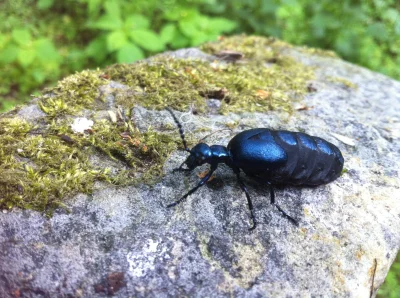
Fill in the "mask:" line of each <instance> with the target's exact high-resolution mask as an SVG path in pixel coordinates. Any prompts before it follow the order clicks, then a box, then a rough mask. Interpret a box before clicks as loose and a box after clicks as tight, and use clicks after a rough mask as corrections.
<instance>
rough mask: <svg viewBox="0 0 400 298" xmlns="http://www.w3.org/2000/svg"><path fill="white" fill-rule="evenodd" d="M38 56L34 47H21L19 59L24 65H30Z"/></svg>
mask: <svg viewBox="0 0 400 298" xmlns="http://www.w3.org/2000/svg"><path fill="white" fill-rule="evenodd" d="M35 57H36V51H35V50H34V49H20V51H19V53H18V57H17V60H18V62H19V63H20V64H21V66H22V67H24V68H26V67H28V66H29V65H30V64H31V63H32V62H33V60H34V59H35Z"/></svg>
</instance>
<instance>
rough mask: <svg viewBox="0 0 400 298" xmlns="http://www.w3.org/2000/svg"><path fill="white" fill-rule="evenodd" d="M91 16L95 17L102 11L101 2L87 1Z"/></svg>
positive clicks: (96, 0)
mask: <svg viewBox="0 0 400 298" xmlns="http://www.w3.org/2000/svg"><path fill="white" fill-rule="evenodd" d="M87 3H88V4H87V5H88V13H89V16H92V17H93V16H95V15H97V13H98V12H99V10H100V3H101V0H87Z"/></svg>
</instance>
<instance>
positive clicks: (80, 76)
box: [39, 70, 105, 117]
mask: <svg viewBox="0 0 400 298" xmlns="http://www.w3.org/2000/svg"><path fill="white" fill-rule="evenodd" d="M100 74H101V73H100V71H93V70H85V71H82V72H80V73H77V74H75V75H72V76H69V77H67V78H65V79H63V80H62V81H60V82H58V84H57V86H56V87H54V88H49V89H47V90H45V92H46V94H45V95H43V96H42V97H41V98H40V100H39V106H40V108H41V109H42V110H43V112H45V113H46V114H47V115H49V116H50V117H56V116H60V115H65V114H77V113H79V112H80V111H82V110H83V109H85V108H87V109H89V108H91V109H93V103H94V102H95V100H96V99H98V98H99V96H100V92H99V86H100V85H102V84H105V82H104V80H103V79H102V78H101V76H100Z"/></svg>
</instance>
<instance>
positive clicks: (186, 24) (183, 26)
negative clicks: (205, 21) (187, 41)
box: [178, 19, 200, 38]
mask: <svg viewBox="0 0 400 298" xmlns="http://www.w3.org/2000/svg"><path fill="white" fill-rule="evenodd" d="M178 25H179V30H180V31H181V32H182V33H183V34H184V35H186V36H187V37H189V38H193V37H195V36H196V35H197V34H198V32H199V31H200V30H199V28H198V26H197V23H196V22H195V21H193V20H190V19H188V20H186V19H185V20H181V21H180V22H179V24H178Z"/></svg>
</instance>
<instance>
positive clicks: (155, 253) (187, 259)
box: [0, 49, 400, 297]
mask: <svg viewBox="0 0 400 298" xmlns="http://www.w3.org/2000/svg"><path fill="white" fill-rule="evenodd" d="M284 54H285V55H290V56H292V57H294V58H295V59H297V60H299V61H301V62H302V63H304V64H307V65H311V66H313V67H315V71H316V79H315V80H314V81H312V82H310V89H312V90H313V91H314V92H312V93H310V94H309V95H307V96H306V98H305V99H304V100H303V101H302V102H301V103H300V106H299V107H298V111H296V112H295V114H294V115H293V116H288V115H287V114H284V113H281V112H268V113H265V114H263V113H244V114H233V113H231V114H228V115H226V116H222V115H218V114H214V115H211V114H208V115H209V116H207V115H205V116H204V115H201V116H199V115H193V114H191V113H179V112H176V114H177V115H178V117H180V118H181V120H182V122H183V125H184V127H185V129H186V134H187V135H191V136H193V137H194V138H195V139H200V138H202V137H204V136H205V135H207V134H208V133H209V132H207V133H204V132H201V128H207V129H211V131H218V130H221V129H224V128H226V125H227V124H229V123H239V124H238V126H236V127H235V128H234V129H233V132H231V131H229V130H221V131H218V132H217V133H215V134H213V135H211V136H209V137H208V138H207V140H206V141H207V143H209V144H222V145H226V144H227V143H228V141H229V140H230V138H232V136H233V135H234V134H235V133H237V132H240V131H242V130H244V129H248V128H252V127H268V128H272V129H286V130H293V131H306V132H307V133H309V134H310V135H317V136H320V137H322V138H324V139H326V140H328V141H330V142H332V143H333V144H335V145H337V146H338V147H339V148H340V149H341V151H342V153H343V155H344V158H345V168H346V169H347V170H348V171H347V173H345V174H343V175H342V176H341V177H340V178H339V179H338V180H336V181H334V182H333V183H330V184H328V185H324V186H320V187H315V188H297V187H285V188H283V189H277V191H276V197H277V201H278V202H279V204H280V206H281V207H282V208H283V209H285V210H286V211H287V213H289V214H290V215H291V216H293V217H294V218H296V219H298V220H299V223H300V227H295V226H293V225H292V224H291V223H290V222H288V221H287V220H286V219H285V218H283V217H282V216H281V215H280V214H279V212H278V210H277V209H275V208H274V207H272V206H271V205H270V204H269V195H268V189H267V188H266V187H264V186H260V185H258V184H257V183H255V182H253V181H251V180H249V179H246V180H245V181H246V183H247V185H248V187H249V190H250V193H251V195H252V197H253V203H254V209H255V215H256V218H257V219H258V222H259V225H258V227H257V228H256V229H255V230H254V231H253V232H249V231H248V230H247V229H248V227H249V214H248V209H247V205H246V199H245V196H244V194H243V193H242V191H241V190H240V188H239V186H238V185H237V182H236V180H235V176H234V175H233V173H232V172H231V171H230V170H229V169H228V168H226V167H224V166H221V167H220V168H219V169H218V170H217V172H216V178H215V179H214V180H213V181H211V182H210V183H208V184H207V186H205V187H203V188H201V189H200V190H199V191H198V192H196V193H195V194H193V195H191V196H190V197H189V198H188V199H187V200H186V201H185V202H183V203H182V204H180V205H179V206H177V207H175V208H173V209H167V208H165V205H167V204H168V203H171V202H172V201H173V200H174V199H176V198H178V197H179V196H180V195H182V194H183V193H185V192H186V191H187V190H188V189H189V188H190V187H191V186H194V185H195V183H196V182H197V181H198V180H199V177H198V175H199V173H200V172H201V171H204V169H196V170H195V171H194V173H191V174H189V175H184V174H180V173H172V172H171V170H172V169H173V168H174V167H177V166H179V165H180V163H181V162H182V161H183V160H184V158H185V156H186V154H185V152H181V151H177V152H175V153H173V154H172V156H171V157H170V158H169V159H168V161H167V163H166V165H165V176H164V178H163V179H162V181H161V182H160V183H158V184H156V185H154V186H152V187H150V186H146V185H139V186H129V187H119V188H118V187H110V186H109V185H106V184H102V183H97V184H96V188H95V191H94V192H93V194H92V195H83V194H80V195H77V196H76V197H75V198H73V199H72V200H70V201H68V202H67V204H68V206H69V207H70V210H71V212H70V213H67V212H65V211H63V210H59V211H57V212H56V213H55V214H54V216H53V217H51V218H50V219H48V218H46V217H44V216H43V215H41V214H40V213H38V212H35V211H29V210H18V209H14V210H12V211H3V212H2V213H0V226H1V229H0V245H1V246H0V247H1V254H0V293H2V294H1V297H103V296H106V295H113V296H115V297H178V296H193V297H209V296H214V297H231V296H238V297H265V296H267V297H299V296H310V295H311V296H325V297H328V296H330V297H332V296H338V297H369V295H370V292H371V291H372V292H373V293H375V292H376V290H377V289H378V287H379V286H380V285H381V284H382V283H383V281H384V278H385V276H386V274H387V272H388V270H389V267H390V265H391V263H392V262H393V260H394V258H395V257H396V254H397V252H398V250H399V247H400V232H399V231H400V195H399V194H400V189H399V188H400V184H399V169H400V140H399V131H400V126H399V124H400V83H399V82H396V81H394V80H391V79H389V78H387V77H385V76H383V75H380V74H376V73H373V72H371V71H368V70H366V69H363V68H360V67H357V66H354V65H351V64H349V63H346V62H344V61H341V60H339V59H335V58H328V57H320V56H312V55H310V54H307V53H304V52H302V51H299V50H296V49H290V50H287V51H286V53H284ZM171 55H174V56H175V57H176V56H179V57H185V58H190V57H191V55H193V56H195V57H196V58H203V59H208V58H207V56H206V55H205V54H203V53H201V52H199V51H198V50H195V49H189V50H187V51H184V50H180V51H179V52H177V53H173V54H171ZM338 78H340V79H338ZM350 83H351V84H350ZM120 87H121V88H123V86H120ZM114 92H117V91H115V90H114ZM216 108H218V107H216ZM35 113H36V116H35ZM18 115H19V116H20V117H25V116H26V117H27V118H28V119H29V121H35V119H39V118H42V117H43V113H42V112H41V111H40V109H37V108H36V106H35V105H33V106H32V105H30V106H27V107H26V108H24V109H22V110H21V111H20V112H19V113H18ZM132 117H133V119H134V121H135V123H136V124H137V125H138V127H139V129H143V130H145V129H146V128H147V127H148V126H149V125H151V126H152V127H153V128H154V129H156V130H157V129H161V128H162V125H161V124H165V123H166V122H168V123H171V124H172V125H173V121H172V119H171V118H170V116H169V114H168V113H167V112H166V111H153V110H150V109H145V108H142V107H136V108H134V111H133V113H132ZM177 133H178V131H177ZM114 166H118V165H114Z"/></svg>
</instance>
